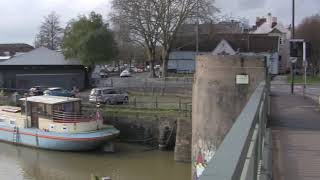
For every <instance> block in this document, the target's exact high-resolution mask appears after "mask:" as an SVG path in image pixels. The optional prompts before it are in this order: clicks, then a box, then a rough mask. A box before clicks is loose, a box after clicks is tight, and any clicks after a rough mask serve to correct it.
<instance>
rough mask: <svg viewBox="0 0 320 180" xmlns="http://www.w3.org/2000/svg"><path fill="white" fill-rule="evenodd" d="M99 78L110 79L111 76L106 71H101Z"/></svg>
mask: <svg viewBox="0 0 320 180" xmlns="http://www.w3.org/2000/svg"><path fill="white" fill-rule="evenodd" d="M99 76H100V77H101V78H107V77H109V74H108V72H107V71H106V70H101V71H100V72H99Z"/></svg>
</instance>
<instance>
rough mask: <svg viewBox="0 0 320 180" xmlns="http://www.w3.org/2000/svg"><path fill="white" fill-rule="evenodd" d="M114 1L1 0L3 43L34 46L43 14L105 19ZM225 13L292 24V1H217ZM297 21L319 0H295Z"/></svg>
mask: <svg viewBox="0 0 320 180" xmlns="http://www.w3.org/2000/svg"><path fill="white" fill-rule="evenodd" d="M110 1H111V0H0V7H1V8H0V43H28V44H31V45H33V42H34V37H35V35H36V34H37V32H38V31H39V27H40V25H41V22H42V21H43V19H44V16H46V15H48V14H49V13H50V12H51V11H55V12H56V13H57V14H59V15H60V19H61V25H62V26H65V25H66V23H67V22H68V21H69V20H70V19H72V18H76V17H77V16H78V15H80V14H88V13H89V12H90V11H96V12H98V13H101V14H102V15H104V16H105V17H106V18H107V16H108V14H109V12H110V9H111V8H110ZM215 1H216V2H215V5H216V6H217V7H218V8H219V9H220V11H221V15H222V16H230V17H242V18H247V19H248V20H250V24H253V23H254V21H255V18H256V17H257V16H264V15H266V14H267V13H269V12H270V13H272V15H274V16H277V17H278V20H279V21H281V22H283V23H284V24H286V25H289V24H290V23H291V1H292V0H215ZM296 7H297V8H296V9H297V13H296V17H297V19H296V21H297V22H296V23H297V24H298V23H299V22H301V21H302V19H303V18H305V17H307V16H311V15H314V14H316V13H320V0H296Z"/></svg>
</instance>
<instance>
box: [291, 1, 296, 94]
mask: <svg viewBox="0 0 320 180" xmlns="http://www.w3.org/2000/svg"><path fill="white" fill-rule="evenodd" d="M294 28H295V0H292V27H291V31H292V34H291V39H295V30H294ZM294 70H295V68H294V63H293V62H291V94H294Z"/></svg>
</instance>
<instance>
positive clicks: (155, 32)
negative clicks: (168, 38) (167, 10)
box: [112, 0, 161, 77]
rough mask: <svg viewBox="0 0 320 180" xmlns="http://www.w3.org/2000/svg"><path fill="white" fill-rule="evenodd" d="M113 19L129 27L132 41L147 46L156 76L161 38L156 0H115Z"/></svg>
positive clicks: (113, 2)
mask: <svg viewBox="0 0 320 180" xmlns="http://www.w3.org/2000/svg"><path fill="white" fill-rule="evenodd" d="M112 7H113V10H114V12H113V13H112V21H113V22H114V23H115V24H125V25H126V26H127V27H128V30H129V33H130V38H131V40H132V41H134V42H136V43H138V44H140V45H142V46H143V47H145V49H146V52H147V56H148V59H149V61H150V69H151V73H150V75H151V76H152V77H155V72H154V68H153V67H154V62H155V59H156V47H157V44H158V41H159V38H160V27H159V23H157V22H158V21H159V20H160V18H161V17H160V16H159V14H157V13H156V9H155V6H154V0H113V1H112Z"/></svg>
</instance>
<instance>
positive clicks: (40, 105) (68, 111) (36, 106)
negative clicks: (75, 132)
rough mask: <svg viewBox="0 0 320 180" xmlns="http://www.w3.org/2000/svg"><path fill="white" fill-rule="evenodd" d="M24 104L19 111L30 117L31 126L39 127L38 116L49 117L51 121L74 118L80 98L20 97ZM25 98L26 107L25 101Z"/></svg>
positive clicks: (77, 111) (79, 111)
mask: <svg viewBox="0 0 320 180" xmlns="http://www.w3.org/2000/svg"><path fill="white" fill-rule="evenodd" d="M21 100H22V101H24V103H23V104H24V106H23V108H22V110H21V113H23V114H25V113H26V111H27V112H28V113H27V115H28V116H29V117H30V119H31V124H30V126H29V127H31V128H39V118H45V119H51V120H53V121H63V120H68V119H69V120H70V121H71V120H76V119H75V116H76V115H80V113H81V110H80V105H81V100H80V99H78V98H69V97H59V96H32V97H28V98H22V99H21ZM26 100H27V108H26V103H25V101H26Z"/></svg>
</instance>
